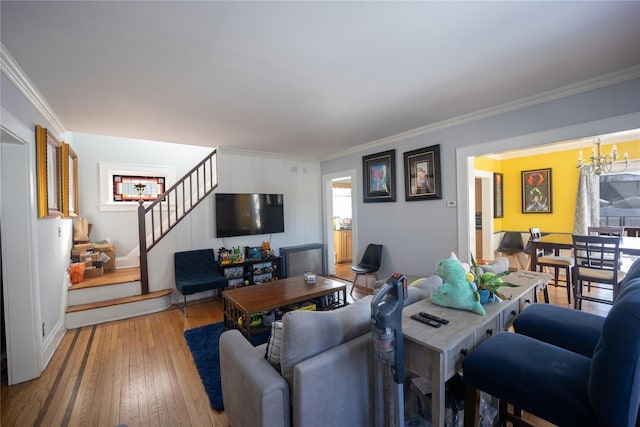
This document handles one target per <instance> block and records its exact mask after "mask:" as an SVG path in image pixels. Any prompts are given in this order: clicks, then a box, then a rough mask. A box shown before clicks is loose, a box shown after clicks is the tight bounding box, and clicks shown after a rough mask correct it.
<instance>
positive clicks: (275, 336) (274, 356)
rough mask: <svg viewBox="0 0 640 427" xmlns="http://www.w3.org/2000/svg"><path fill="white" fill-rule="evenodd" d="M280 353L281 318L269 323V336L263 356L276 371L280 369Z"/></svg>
mask: <svg viewBox="0 0 640 427" xmlns="http://www.w3.org/2000/svg"><path fill="white" fill-rule="evenodd" d="M280 354H282V320H276V321H275V322H272V323H271V336H270V337H269V341H268V342H267V348H266V351H265V353H264V358H265V359H267V360H268V361H269V363H271V366H273V367H274V368H276V369H277V370H278V371H279V370H280Z"/></svg>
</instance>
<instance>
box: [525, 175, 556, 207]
mask: <svg viewBox="0 0 640 427" xmlns="http://www.w3.org/2000/svg"><path fill="white" fill-rule="evenodd" d="M551 201H552V195H551V168H548V169H537V170H530V171H522V213H551V212H553V210H552V204H551Z"/></svg>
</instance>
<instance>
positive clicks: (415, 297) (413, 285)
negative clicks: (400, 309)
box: [404, 274, 442, 305]
mask: <svg viewBox="0 0 640 427" xmlns="http://www.w3.org/2000/svg"><path fill="white" fill-rule="evenodd" d="M440 285H442V278H441V277H440V276H438V275H435V274H434V275H433V276H429V277H421V278H419V279H416V280H414V281H413V282H409V286H408V287H407V299H405V300H404V305H409V304H413V303H414V302H416V301H419V300H421V299H424V298H429V297H430V296H431V294H432V293H434V292H435V291H437V290H438V286H440Z"/></svg>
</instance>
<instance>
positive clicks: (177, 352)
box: [1, 286, 609, 427]
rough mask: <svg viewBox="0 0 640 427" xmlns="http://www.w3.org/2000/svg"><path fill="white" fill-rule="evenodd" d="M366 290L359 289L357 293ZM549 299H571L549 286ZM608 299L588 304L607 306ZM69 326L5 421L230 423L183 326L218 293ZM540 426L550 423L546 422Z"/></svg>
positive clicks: (206, 317) (12, 400) (202, 319)
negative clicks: (214, 404) (212, 401)
mask: <svg viewBox="0 0 640 427" xmlns="http://www.w3.org/2000/svg"><path fill="white" fill-rule="evenodd" d="M361 297H362V295H361V294H359V293H358V292H354V298H355V299H358V298H361ZM550 298H551V302H552V303H555V304H560V305H567V299H566V291H565V289H564V288H562V287H558V288H555V287H553V286H551V287H550ZM608 308H609V306H605V305H603V304H587V303H586V302H585V306H584V310H585V311H591V312H598V314H601V313H604V314H606V312H607V311H608ZM187 313H188V317H187V318H186V319H185V318H184V317H183V315H182V308H181V307H175V306H174V307H172V308H171V309H169V310H166V311H163V312H160V313H155V314H150V315H146V316H140V317H136V318H133V319H127V320H121V321H116V322H110V323H104V324H101V325H97V326H88V327H83V328H79V329H73V330H69V331H67V333H66V334H65V336H64V338H63V340H62V343H61V344H60V346H59V347H58V349H57V351H56V352H55V354H54V356H53V358H52V360H51V362H50V363H49V365H48V366H47V368H46V369H45V371H44V372H43V373H42V375H41V377H40V378H38V379H35V380H33V381H28V382H25V383H22V384H17V385H13V386H11V387H8V386H7V384H6V379H3V381H2V387H1V392H2V397H1V408H2V418H1V425H2V426H7V427H9V426H11V427H13V426H16V427H17V426H20V427H22V426H79V425H88V426H111V427H113V426H119V425H127V426H129V427H134V426H178V425H181V426H229V420H228V419H227V417H226V415H225V414H224V412H218V411H215V410H212V409H211V408H210V406H209V400H208V397H207V394H206V393H205V391H204V387H203V386H202V383H201V381H200V377H199V375H198V372H197V370H196V368H195V365H194V364H193V360H192V358H191V353H190V351H189V348H188V347H187V344H186V342H185V340H184V336H183V332H184V330H185V329H191V328H195V327H198V326H202V325H206V324H209V323H214V322H219V321H221V320H222V317H223V316H222V306H221V303H220V302H219V301H217V300H207V301H201V302H194V303H190V304H189V305H188V306H187ZM534 424H535V425H537V426H543V425H548V424H546V423H544V422H542V421H540V422H535V423H534Z"/></svg>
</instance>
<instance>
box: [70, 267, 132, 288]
mask: <svg viewBox="0 0 640 427" xmlns="http://www.w3.org/2000/svg"><path fill="white" fill-rule="evenodd" d="M139 280H140V267H132V268H122V269H118V270H115V271H113V272H111V273H105V274H104V275H102V276H101V277H91V278H88V279H84V280H83V281H82V282H80V283H74V284H72V285H71V286H69V290H70V291H73V290H77V289H86V288H93V287H97V286H107V285H115V284H118V283H127V282H135V281H139Z"/></svg>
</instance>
